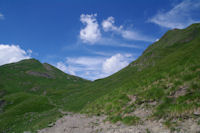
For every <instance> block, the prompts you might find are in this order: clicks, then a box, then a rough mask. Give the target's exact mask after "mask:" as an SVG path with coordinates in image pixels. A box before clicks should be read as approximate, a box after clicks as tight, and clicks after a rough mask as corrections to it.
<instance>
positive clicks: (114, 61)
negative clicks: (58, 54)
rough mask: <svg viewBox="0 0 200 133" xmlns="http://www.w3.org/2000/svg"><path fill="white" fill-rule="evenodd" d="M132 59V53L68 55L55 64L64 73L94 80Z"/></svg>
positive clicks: (115, 70) (123, 65)
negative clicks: (94, 55) (62, 60)
mask: <svg viewBox="0 0 200 133" xmlns="http://www.w3.org/2000/svg"><path fill="white" fill-rule="evenodd" d="M133 59H134V58H133V55H132V54H128V53H124V54H120V53H118V54H115V55H113V56H109V57H76V58H75V57H68V58H66V61H65V62H58V63H57V65H56V66H57V68H59V69H61V70H63V71H64V72H66V73H70V74H72V75H76V76H80V77H83V78H86V79H90V80H95V79H99V78H104V77H107V76H109V75H111V74H113V73H115V72H117V71H118V70H120V69H122V68H123V67H125V66H127V65H128V64H129V63H130V62H131V61H133Z"/></svg>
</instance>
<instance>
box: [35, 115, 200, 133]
mask: <svg viewBox="0 0 200 133" xmlns="http://www.w3.org/2000/svg"><path fill="white" fill-rule="evenodd" d="M105 118H106V117H105V116H92V117H88V116H86V115H83V114H68V115H66V116H64V117H63V118H61V119H59V120H57V121H56V122H55V123H54V124H52V125H49V126H51V127H48V128H45V129H42V130H40V131H38V133H149V132H150V133H170V129H168V128H166V127H165V126H164V125H163V124H162V123H161V122H159V121H150V120H147V121H144V122H143V124H142V125H137V126H126V125H124V124H121V123H116V124H111V123H110V122H108V121H106V122H104V120H105ZM183 124H184V125H182V126H184V127H183V128H182V129H181V130H179V131H178V132H176V133H186V132H190V133H197V132H198V131H200V127H199V126H198V125H197V124H194V123H193V121H191V120H190V121H188V122H186V123H183Z"/></svg>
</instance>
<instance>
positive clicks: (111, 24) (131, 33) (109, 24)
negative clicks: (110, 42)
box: [101, 16, 155, 42]
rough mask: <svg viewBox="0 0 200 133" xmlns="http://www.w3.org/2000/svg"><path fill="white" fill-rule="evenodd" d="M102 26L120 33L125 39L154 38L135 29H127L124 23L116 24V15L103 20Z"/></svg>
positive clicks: (150, 40)
mask: <svg viewBox="0 0 200 133" xmlns="http://www.w3.org/2000/svg"><path fill="white" fill-rule="evenodd" d="M101 25H102V27H103V30H104V31H105V32H113V33H116V34H120V35H121V36H122V37H123V38H124V39H128V40H136V41H146V42H153V41H155V39H154V38H152V37H148V36H146V35H143V34H141V33H139V32H137V31H135V30H130V29H125V28H124V26H123V25H120V26H116V25H115V19H114V17H112V16H111V17H108V18H107V19H105V20H103V22H102V24H101Z"/></svg>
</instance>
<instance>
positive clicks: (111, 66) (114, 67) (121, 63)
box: [102, 54, 133, 75]
mask: <svg viewBox="0 0 200 133" xmlns="http://www.w3.org/2000/svg"><path fill="white" fill-rule="evenodd" d="M130 57H132V55H131V54H125V55H122V54H116V55H113V56H111V57H110V58H108V59H106V60H105V61H104V62H103V66H102V71H103V72H104V73H106V74H108V75H110V74H113V73H115V72H117V71H119V70H120V69H122V68H124V67H126V66H127V65H128V64H129V63H130V61H131V60H133V59H132V58H130Z"/></svg>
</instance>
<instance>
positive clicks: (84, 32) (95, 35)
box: [80, 14, 101, 44]
mask: <svg viewBox="0 0 200 133" xmlns="http://www.w3.org/2000/svg"><path fill="white" fill-rule="evenodd" d="M96 16H97V14H91V15H88V14H81V16H80V21H81V22H82V23H83V24H84V25H85V27H84V28H83V29H81V30H80V39H81V40H82V41H83V42H85V43H90V44H94V43H95V42H97V41H98V40H99V39H100V38H101V32H100V29H99V24H98V22H97V20H96Z"/></svg>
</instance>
